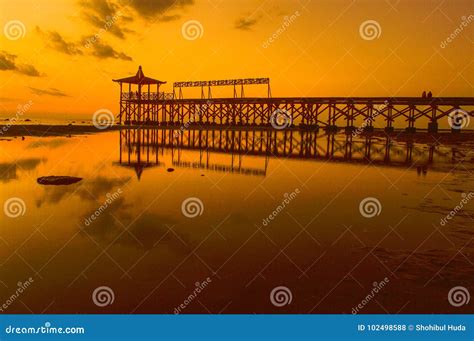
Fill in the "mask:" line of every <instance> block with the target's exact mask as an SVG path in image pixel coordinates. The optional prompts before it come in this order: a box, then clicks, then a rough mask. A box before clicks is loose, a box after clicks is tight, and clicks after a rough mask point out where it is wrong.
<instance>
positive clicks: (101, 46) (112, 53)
mask: <svg viewBox="0 0 474 341" xmlns="http://www.w3.org/2000/svg"><path fill="white" fill-rule="evenodd" d="M90 46H91V48H92V54H93V55H94V56H96V57H97V58H101V59H106V58H115V59H122V60H129V61H131V60H132V57H130V56H128V55H126V54H125V53H123V52H118V51H116V50H115V49H114V48H113V47H112V46H110V45H107V44H105V43H101V42H99V41H97V42H95V43H93V44H91V45H90Z"/></svg>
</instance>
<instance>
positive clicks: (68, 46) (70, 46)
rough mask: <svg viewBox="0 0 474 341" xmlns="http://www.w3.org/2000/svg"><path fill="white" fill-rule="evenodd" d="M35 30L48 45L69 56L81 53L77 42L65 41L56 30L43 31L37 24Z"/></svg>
mask: <svg viewBox="0 0 474 341" xmlns="http://www.w3.org/2000/svg"><path fill="white" fill-rule="evenodd" d="M36 31H37V32H38V33H39V34H40V35H42V36H43V37H44V38H45V39H46V42H47V44H48V46H49V47H51V48H52V49H54V50H56V51H59V52H62V53H65V54H68V55H71V56H73V55H82V54H83V52H82V50H81V45H80V44H79V43H76V42H68V41H66V40H65V39H64V37H63V36H61V34H59V33H58V32H56V31H48V32H43V31H42V30H41V29H40V28H39V27H38V26H36Z"/></svg>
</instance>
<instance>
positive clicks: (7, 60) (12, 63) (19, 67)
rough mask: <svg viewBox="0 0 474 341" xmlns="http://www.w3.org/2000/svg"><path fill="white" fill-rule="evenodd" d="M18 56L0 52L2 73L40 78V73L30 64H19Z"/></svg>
mask: <svg viewBox="0 0 474 341" xmlns="http://www.w3.org/2000/svg"><path fill="white" fill-rule="evenodd" d="M16 58H17V56H16V55H14V54H10V53H8V52H5V51H0V70H1V71H16V72H18V73H21V74H24V75H27V76H30V77H40V76H41V74H40V72H39V71H38V70H37V69H36V68H35V67H34V66H33V65H30V64H17V63H16Z"/></svg>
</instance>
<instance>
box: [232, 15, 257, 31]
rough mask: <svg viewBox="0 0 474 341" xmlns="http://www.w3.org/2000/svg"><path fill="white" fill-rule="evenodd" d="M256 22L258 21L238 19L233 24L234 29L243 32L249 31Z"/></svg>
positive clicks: (245, 18) (246, 18)
mask: <svg viewBox="0 0 474 341" xmlns="http://www.w3.org/2000/svg"><path fill="white" fill-rule="evenodd" d="M257 22H258V19H251V18H248V17H244V18H240V19H238V20H237V21H236V22H235V25H234V28H236V29H238V30H243V31H250V30H251V28H252V27H253V26H255V24H257Z"/></svg>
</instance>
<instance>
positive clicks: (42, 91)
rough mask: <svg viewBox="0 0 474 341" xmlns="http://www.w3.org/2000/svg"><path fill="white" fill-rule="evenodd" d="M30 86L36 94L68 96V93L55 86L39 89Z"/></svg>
mask: <svg viewBox="0 0 474 341" xmlns="http://www.w3.org/2000/svg"><path fill="white" fill-rule="evenodd" d="M29 88H30V90H31V91H32V92H33V93H34V94H36V95H38V96H43V95H49V96H56V97H68V95H67V94H66V93H64V92H63V91H61V90H58V89H55V88H48V89H38V88H32V87H29Z"/></svg>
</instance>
